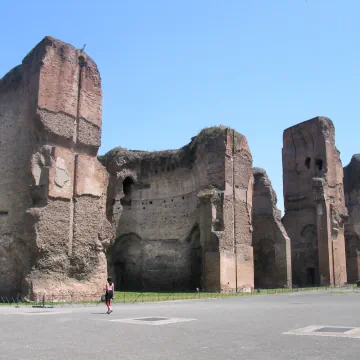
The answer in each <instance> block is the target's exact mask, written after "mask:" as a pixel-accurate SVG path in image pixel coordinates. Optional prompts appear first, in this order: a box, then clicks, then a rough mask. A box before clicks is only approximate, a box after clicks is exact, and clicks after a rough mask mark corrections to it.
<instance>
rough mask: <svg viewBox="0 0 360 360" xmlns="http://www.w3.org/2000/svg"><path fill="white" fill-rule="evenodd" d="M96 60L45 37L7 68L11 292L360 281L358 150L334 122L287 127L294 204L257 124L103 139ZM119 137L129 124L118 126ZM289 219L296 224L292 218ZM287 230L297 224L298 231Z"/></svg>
mask: <svg viewBox="0 0 360 360" xmlns="http://www.w3.org/2000/svg"><path fill="white" fill-rule="evenodd" d="M101 112H102V92H101V79H100V74H99V71H98V69H97V66H96V64H95V63H94V62H93V61H92V59H91V58H90V57H89V56H88V55H87V54H86V53H84V52H83V51H81V50H77V49H75V48H74V47H73V46H71V45H69V44H65V43H63V42H61V41H58V40H56V39H53V38H51V37H46V38H44V40H43V41H41V42H40V43H39V44H38V45H37V46H36V47H35V48H34V49H33V50H32V51H31V52H30V53H29V54H28V55H27V56H26V57H25V58H24V60H23V62H22V64H21V65H19V66H17V67H16V68H14V69H13V70H11V71H10V72H9V73H8V74H6V75H5V76H4V77H3V78H2V79H1V80H0V170H1V177H0V189H1V190H0V295H1V296H4V295H5V296H8V295H10V296H13V295H15V294H18V293H20V294H22V295H23V296H29V297H34V296H36V295H37V294H43V293H51V294H56V293H58V294H60V293H64V292H66V293H69V292H70V293H71V292H72V293H101V292H102V289H103V285H104V281H105V279H106V277H107V275H108V274H110V275H112V276H113V278H114V280H115V284H116V288H117V289H122V290H129V291H131V290H147V291H151V290H172V291H180V290H195V289H196V288H200V289H202V290H206V291H251V290H253V289H254V288H259V287H260V288H278V287H291V286H292V283H293V284H296V285H300V286H305V285H313V284H323V285H328V284H343V283H345V282H346V281H347V276H346V266H347V268H348V269H347V270H348V277H349V280H351V281H356V280H358V273H359V272H358V268H359V266H358V264H359V261H358V255H357V254H358V251H360V249H359V244H358V242H359V240H358V239H359V230H358V227H359V224H358V223H359V221H358V220H357V219H358V217H357V215H356V214H357V212H356V211H357V209H358V208H359V206H358V205H357V183H359V182H360V181H358V176H357V172H358V169H359V167H358V159H357V158H356V157H355V158H354V159H353V161H352V162H351V164H350V165H349V166H348V167H347V168H345V191H346V204H347V206H348V207H349V213H350V216H349V219H348V220H347V223H346V233H345V236H346V239H347V258H348V259H347V261H346V257H345V241H344V226H343V223H344V220H345V219H346V216H347V210H346V208H345V199H344V191H343V168H342V165H341V162H340V158H339V152H338V151H337V150H336V148H335V140H334V136H335V134H334V126H333V124H332V122H331V121H330V120H329V119H327V118H315V119H312V120H309V121H307V122H304V123H301V124H299V125H296V126H293V127H292V128H289V129H287V130H285V132H284V148H283V166H284V198H285V216H284V218H283V219H282V220H281V213H280V211H279V210H278V209H277V208H276V202H277V200H276V194H275V192H274V190H273V189H272V186H271V182H270V180H269V178H268V176H267V174H266V172H265V170H263V169H259V168H255V169H253V168H252V156H251V153H250V150H249V146H248V144H247V141H246V138H245V136H243V135H241V134H239V133H238V132H236V131H235V130H233V129H230V128H228V127H213V128H207V129H204V130H203V131H201V132H200V133H199V134H198V135H197V136H195V137H194V138H192V140H191V142H190V143H189V144H188V145H186V146H184V147H182V148H181V149H178V150H171V151H159V152H145V151H132V150H127V149H124V148H121V147H119V148H115V149H113V150H111V151H109V152H108V153H107V154H105V155H104V156H101V157H99V158H98V157H97V152H98V149H99V146H100V140H101V123H102V114H101ZM119 143H121V136H120V138H119ZM283 224H284V225H283ZM285 229H286V230H287V231H286V230H285Z"/></svg>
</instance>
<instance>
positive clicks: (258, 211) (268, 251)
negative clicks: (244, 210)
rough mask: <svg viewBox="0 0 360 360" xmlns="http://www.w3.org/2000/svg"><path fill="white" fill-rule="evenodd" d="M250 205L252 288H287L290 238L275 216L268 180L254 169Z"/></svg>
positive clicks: (289, 281) (263, 174)
mask: <svg viewBox="0 0 360 360" xmlns="http://www.w3.org/2000/svg"><path fill="white" fill-rule="evenodd" d="M252 205H253V207H252V226H253V234H252V246H253V249H254V283H255V287H256V288H283V287H289V286H291V284H292V283H291V248H290V239H289V237H288V236H287V234H286V231H285V229H284V227H283V225H282V223H281V221H280V219H279V218H278V209H277V208H276V194H275V192H274V191H273V189H272V186H271V182H270V180H269V179H268V177H267V175H266V174H265V173H261V172H259V171H258V170H256V169H255V171H254V188H253V203H252Z"/></svg>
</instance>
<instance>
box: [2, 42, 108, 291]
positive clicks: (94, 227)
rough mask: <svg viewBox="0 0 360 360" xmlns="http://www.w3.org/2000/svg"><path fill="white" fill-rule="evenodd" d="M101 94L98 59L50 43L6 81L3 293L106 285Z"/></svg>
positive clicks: (89, 288) (42, 45)
mask: <svg viewBox="0 0 360 360" xmlns="http://www.w3.org/2000/svg"><path fill="white" fill-rule="evenodd" d="M101 96H102V95H101V80H100V75H99V71H98V69H97V66H96V64H95V63H94V62H93V61H92V59H91V58H90V57H89V56H88V55H86V54H85V53H84V52H82V51H80V50H76V49H75V48H74V47H72V46H71V45H69V44H65V43H63V42H60V41H58V40H56V39H53V38H50V37H46V38H44V39H43V40H42V41H41V42H40V43H39V44H38V45H37V46H36V47H35V48H34V49H33V50H32V51H31V52H30V53H29V54H28V55H27V56H26V57H25V58H24V60H23V62H22V64H21V65H19V66H18V67H16V68H14V69H13V70H12V71H10V72H9V73H8V74H7V75H5V76H4V77H3V78H2V79H1V80H0V154H1V157H0V169H1V175H2V176H1V178H0V257H1V262H0V293H1V294H4V295H13V294H16V293H18V292H20V293H23V294H25V295H33V296H35V295H36V294H38V293H42V292H48V293H59V292H64V291H75V292H88V293H89V292H95V291H99V290H101V289H102V287H103V283H104V278H106V274H107V268H106V258H105V254H104V249H105V247H106V246H107V245H108V242H109V239H108V238H107V236H106V230H107V229H109V228H110V224H108V223H107V221H106V218H105V201H106V187H107V173H106V170H105V169H104V167H103V166H102V165H101V164H100V163H99V162H98V160H97V158H96V154H97V151H98V148H99V146H100V138H101V102H102V100H101ZM109 234H110V233H109Z"/></svg>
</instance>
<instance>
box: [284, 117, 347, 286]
mask: <svg viewBox="0 0 360 360" xmlns="http://www.w3.org/2000/svg"><path fill="white" fill-rule="evenodd" d="M283 180H284V202H285V216H284V218H283V223H284V226H285V229H286V230H287V233H288V235H289V237H290V239H291V251H292V273H293V283H294V284H297V285H300V286H307V285H317V284H318V285H341V284H344V283H346V281H347V277H346V257H345V241H344V220H345V218H346V216H347V210H346V208H345V199H344V190H343V168H342V165H341V161H340V153H339V151H338V150H337V149H336V147H335V129H334V125H333V123H332V121H331V120H330V119H328V118H326V117H317V118H314V119H311V120H308V121H305V122H303V123H301V124H298V125H295V126H293V127H291V128H289V129H286V130H285V131H284V147H283Z"/></svg>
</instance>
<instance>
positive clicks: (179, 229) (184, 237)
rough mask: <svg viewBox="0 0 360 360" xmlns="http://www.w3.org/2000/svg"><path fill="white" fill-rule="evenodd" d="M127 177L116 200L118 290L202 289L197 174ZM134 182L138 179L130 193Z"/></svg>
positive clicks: (113, 262)
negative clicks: (196, 227) (196, 228)
mask: <svg viewBox="0 0 360 360" xmlns="http://www.w3.org/2000/svg"><path fill="white" fill-rule="evenodd" d="M138 173H139V174H141V171H139V172H138ZM124 176H126V177H125V179H123V177H121V178H120V180H119V183H118V184H117V186H116V189H117V190H116V191H118V193H117V194H116V195H115V194H114V200H115V202H114V207H113V210H112V211H113V212H114V213H113V219H114V220H115V221H116V225H115V226H116V227H117V230H116V232H117V241H116V243H115V245H114V248H113V249H112V251H111V254H109V256H110V259H109V262H110V268H111V270H110V271H111V272H112V273H113V275H114V276H115V278H116V282H115V283H116V286H117V288H119V289H124V290H125V289H127V290H134V289H136V290H176V289H177V290H184V289H189V288H191V287H192V286H194V285H195V284H197V285H198V286H199V285H200V284H199V283H200V277H201V275H202V274H201V273H202V270H201V269H202V263H201V261H202V260H201V259H202V250H201V246H200V232H199V231H197V232H196V234H197V235H196V234H195V233H194V231H195V230H194V228H195V226H196V224H197V223H198V211H197V201H198V200H197V192H196V188H197V184H196V179H195V178H194V174H193V173H192V172H189V171H188V170H185V169H181V168H178V169H175V170H171V171H164V172H162V171H161V172H160V173H159V172H158V173H152V174H147V175H146V176H144V177H142V176H141V175H138V174H137V172H135V171H134V172H132V173H131V172H128V173H127V174H126V173H124ZM129 179H134V180H132V182H133V183H132V185H130V187H131V189H130V188H129V187H128V186H127V184H128V183H131V181H130V182H129ZM124 185H125V186H124ZM194 234H195V235H194ZM135 239H136V240H135ZM196 244H197V245H196ZM135 253H136V254H135ZM196 263H199V266H196Z"/></svg>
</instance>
